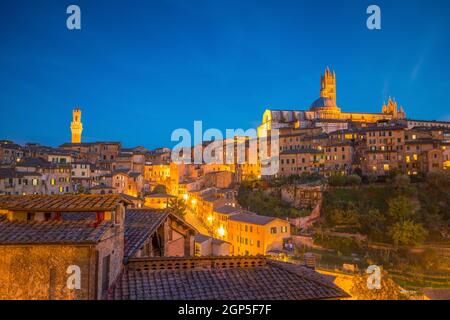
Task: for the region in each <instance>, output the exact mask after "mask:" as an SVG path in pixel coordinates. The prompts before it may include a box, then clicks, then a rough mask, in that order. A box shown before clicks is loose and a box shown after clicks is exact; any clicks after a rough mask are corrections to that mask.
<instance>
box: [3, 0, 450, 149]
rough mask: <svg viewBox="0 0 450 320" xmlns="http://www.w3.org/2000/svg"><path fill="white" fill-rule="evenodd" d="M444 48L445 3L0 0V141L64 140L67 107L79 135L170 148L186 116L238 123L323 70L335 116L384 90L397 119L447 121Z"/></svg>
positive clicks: (313, 84)
mask: <svg viewBox="0 0 450 320" xmlns="http://www.w3.org/2000/svg"><path fill="white" fill-rule="evenodd" d="M70 4H77V5H79V6H80V8H81V13H82V17H81V23H82V29H81V30H79V31H70V30H68V29H67V28H66V19H67V17H68V15H67V14H66V8H67V6H68V5H70ZM370 4H377V5H379V6H380V7H381V12H382V30H380V31H370V30H368V29H367V28H366V19H367V17H368V15H367V14H366V8H367V7H368V5H370ZM449 52H450V2H449V1H447V0H433V1H417V0H416V1H414V0H409V1H406V0H388V1H381V0H377V1H364V0H322V1H313V0H310V1H300V0H291V1H287V0H151V1H148V0H146V1H144V0H142V1H140V0H127V1H126V0H120V1H113V0H108V1H107V0H71V1H65V0H40V1H35V0H29V1H25V0H1V1H0V139H12V140H14V141H17V142H19V143H24V142H31V141H33V142H40V143H42V144H48V145H58V144H61V143H63V142H68V141H70V130H69V125H70V121H71V110H72V108H73V107H75V106H80V107H81V109H82V111H83V124H84V132H83V140H84V141H86V142H88V141H96V140H113V141H116V140H117V141H122V142H123V143H124V145H125V146H128V147H132V146H137V145H143V146H146V147H149V148H154V147H160V146H169V147H170V146H173V145H174V144H175V143H172V142H170V136H171V133H172V131H173V130H174V129H176V128H187V129H189V130H191V131H192V130H193V121H194V120H202V121H203V127H204V129H207V128H218V129H221V130H225V129H227V128H230V129H231V128H243V129H247V128H250V127H255V126H256V125H257V124H258V123H259V122H260V121H261V117H262V114H263V111H264V110H265V109H266V108H267V107H270V108H274V109H308V108H309V106H310V104H311V103H312V102H313V101H314V100H315V99H316V98H317V97H318V96H319V79H320V74H321V72H323V70H324V69H325V67H326V66H327V65H328V66H330V67H331V68H333V69H334V70H335V71H336V73H337V100H338V105H339V106H340V107H341V108H342V109H343V110H344V111H365V112H379V111H380V110H381V106H382V103H383V101H384V100H386V99H387V97H388V96H394V97H396V99H397V101H398V103H399V104H401V105H403V106H404V108H405V110H406V112H407V114H408V117H409V118H417V119H436V120H448V121H450V107H449V106H450V103H449V101H450V100H449V98H448V95H449V94H448V92H450V59H449V58H448V57H449Z"/></svg>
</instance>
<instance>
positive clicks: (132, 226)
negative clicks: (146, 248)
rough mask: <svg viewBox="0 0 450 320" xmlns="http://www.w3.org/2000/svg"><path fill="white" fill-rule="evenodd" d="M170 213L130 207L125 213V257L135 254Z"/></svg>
mask: <svg viewBox="0 0 450 320" xmlns="http://www.w3.org/2000/svg"><path fill="white" fill-rule="evenodd" d="M168 216H169V213H167V212H164V211H158V210H153V209H152V210H148V209H130V210H127V211H126V213H125V254H124V255H125V258H127V257H131V256H133V254H134V253H136V251H138V250H139V249H141V247H142V246H143V244H144V243H145V241H146V240H147V239H148V238H149V237H150V236H151V235H152V234H153V233H154V232H155V231H156V229H158V227H159V226H160V225H161V224H163V223H164V221H165V220H166V219H167V217H168Z"/></svg>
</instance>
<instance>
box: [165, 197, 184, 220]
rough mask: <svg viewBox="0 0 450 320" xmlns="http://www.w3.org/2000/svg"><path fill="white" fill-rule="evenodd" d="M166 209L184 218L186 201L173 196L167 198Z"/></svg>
mask: <svg viewBox="0 0 450 320" xmlns="http://www.w3.org/2000/svg"><path fill="white" fill-rule="evenodd" d="M168 209H169V211H170V212H171V213H173V214H175V215H177V216H179V217H181V218H184V216H185V215H186V209H187V206H186V202H185V201H184V200H182V199H178V198H174V199H171V200H169V205H168Z"/></svg>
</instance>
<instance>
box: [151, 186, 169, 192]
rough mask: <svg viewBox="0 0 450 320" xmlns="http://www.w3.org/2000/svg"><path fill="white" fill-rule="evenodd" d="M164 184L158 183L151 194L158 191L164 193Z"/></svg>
mask: <svg viewBox="0 0 450 320" xmlns="http://www.w3.org/2000/svg"><path fill="white" fill-rule="evenodd" d="M166 192H167V191H166V186H165V185H162V184H158V185H157V186H156V187H155V188H154V189H153V191H152V193H151V194H158V193H166Z"/></svg>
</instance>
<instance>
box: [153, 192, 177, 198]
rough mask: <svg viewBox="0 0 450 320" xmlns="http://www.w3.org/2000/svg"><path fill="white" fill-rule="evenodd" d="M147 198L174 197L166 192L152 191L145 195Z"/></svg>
mask: <svg viewBox="0 0 450 320" xmlns="http://www.w3.org/2000/svg"><path fill="white" fill-rule="evenodd" d="M146 197H147V198H176V197H175V196H172V195H170V194H168V193H153V194H149V195H147V196H146Z"/></svg>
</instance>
